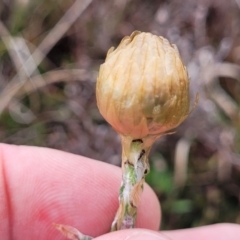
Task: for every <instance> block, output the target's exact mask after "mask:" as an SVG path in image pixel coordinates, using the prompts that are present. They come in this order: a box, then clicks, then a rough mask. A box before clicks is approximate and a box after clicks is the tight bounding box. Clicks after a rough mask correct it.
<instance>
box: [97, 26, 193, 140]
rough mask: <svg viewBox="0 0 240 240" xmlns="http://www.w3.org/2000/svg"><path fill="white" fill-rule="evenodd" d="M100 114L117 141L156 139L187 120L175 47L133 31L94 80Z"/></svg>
mask: <svg viewBox="0 0 240 240" xmlns="http://www.w3.org/2000/svg"><path fill="white" fill-rule="evenodd" d="M96 93H97V104H98V107H99V110H100V112H101V114H102V115H103V116H104V118H105V119H106V120H107V121H108V122H109V123H110V124H111V125H112V127H113V128H114V129H115V130H116V131H117V132H118V133H120V134H121V135H125V136H126V135H127V136H131V137H132V138H135V139H141V138H145V137H147V136H152V135H155V136H161V135H162V134H164V132H166V131H169V130H171V129H173V128H175V127H177V126H178V125H179V124H180V123H181V122H182V121H183V120H184V119H185V118H186V117H187V116H188V114H189V78H188V74H187V70H186V67H185V66H184V65H183V63H182V60H181V57H180V56H179V52H178V50H177V47H176V46H175V45H173V44H170V43H169V42H168V40H167V39H165V38H163V37H159V36H156V35H153V34H151V33H141V32H138V31H135V32H133V33H132V35H131V36H127V37H124V38H123V40H122V41H121V43H120V44H119V46H118V47H117V48H116V49H115V50H114V48H110V49H109V51H108V53H107V57H106V60H105V63H103V64H102V65H101V67H100V71H99V76H98V80H97V90H96Z"/></svg>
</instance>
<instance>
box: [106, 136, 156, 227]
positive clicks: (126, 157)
mask: <svg viewBox="0 0 240 240" xmlns="http://www.w3.org/2000/svg"><path fill="white" fill-rule="evenodd" d="M121 137H122V172H123V175H122V184H121V188H120V193H119V208H118V211H117V214H116V216H115V219H114V221H113V223H112V227H111V231H116V230H121V229H128V228H134V225H135V220H136V215H137V208H138V206H139V202H140V195H141V193H142V190H143V184H144V181H145V176H146V174H147V173H148V172H149V163H148V155H149V152H150V149H151V146H152V144H153V142H154V140H155V139H156V138H150V137H149V138H145V139H132V138H130V137H126V136H121Z"/></svg>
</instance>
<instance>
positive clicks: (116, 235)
mask: <svg viewBox="0 0 240 240" xmlns="http://www.w3.org/2000/svg"><path fill="white" fill-rule="evenodd" d="M113 239H118V240H171V239H170V238H169V237H168V236H167V235H165V234H163V233H160V232H156V231H151V230H147V229H137V228H135V229H129V230H121V231H116V232H111V233H108V234H105V235H102V236H100V237H97V238H94V240H113Z"/></svg>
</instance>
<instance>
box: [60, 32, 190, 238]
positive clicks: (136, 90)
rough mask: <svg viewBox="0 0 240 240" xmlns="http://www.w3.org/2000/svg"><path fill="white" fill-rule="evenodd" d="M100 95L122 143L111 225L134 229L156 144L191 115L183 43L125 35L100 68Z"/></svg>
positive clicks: (146, 35)
mask: <svg viewBox="0 0 240 240" xmlns="http://www.w3.org/2000/svg"><path fill="white" fill-rule="evenodd" d="M96 96H97V105H98V108H99V111H100V113H101V114H102V115H103V117H104V118H105V119H106V121H107V122H108V123H109V124H110V125H111V126H112V127H113V128H114V129H115V130H116V131H117V133H118V134H119V135H120V137H121V142H122V184H121V187H120V192H119V208H118V211H117V214H116V216H115V219H114V220H113V223H112V226H111V230H112V231H115V230H121V229H128V228H134V225H135V219H136V215H137V209H138V206H139V201H140V196H141V192H142V190H143V184H144V181H145V176H146V174H148V172H149V170H150V169H149V162H148V155H149V152H150V149H151V147H152V145H153V143H154V142H155V141H156V139H158V138H160V137H161V136H163V135H165V134H167V133H168V132H169V131H171V130H172V129H174V128H176V127H177V126H178V125H179V124H181V123H182V122H183V121H184V120H185V119H186V118H187V116H188V115H189V104H190V99H189V78H188V74H187V70H186V67H185V66H184V65H183V63H182V60H181V57H180V55H179V52H178V49H177V47H176V46H175V45H174V44H170V43H169V41H168V40H167V39H165V38H163V37H159V36H156V35H153V34H151V33H144V32H139V31H135V32H133V33H132V34H131V36H126V37H124V38H123V39H122V41H121V43H120V44H119V46H118V47H117V48H116V49H114V48H113V47H112V48H110V49H109V51H108V53H107V57H106V60H105V62H104V63H103V64H102V65H101V67H100V71H99V75H98V79H97V87H96ZM57 226H58V228H59V229H61V230H62V231H65V233H73V232H74V231H76V232H75V233H76V234H79V236H78V238H75V239H81V240H83V239H91V238H89V237H87V236H83V235H80V233H78V231H77V230H75V229H70V228H69V227H66V226H63V225H57ZM76 236H77V235H76ZM84 237H85V238H84Z"/></svg>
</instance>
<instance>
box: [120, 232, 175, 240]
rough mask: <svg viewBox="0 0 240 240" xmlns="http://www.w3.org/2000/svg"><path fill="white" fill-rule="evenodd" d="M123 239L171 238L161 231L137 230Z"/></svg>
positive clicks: (157, 239) (156, 239)
mask: <svg viewBox="0 0 240 240" xmlns="http://www.w3.org/2000/svg"><path fill="white" fill-rule="evenodd" d="M124 240H171V239H170V238H169V237H167V236H165V235H163V234H161V233H153V232H146V231H139V232H134V233H132V234H131V235H129V236H128V237H126V238H125V239H124Z"/></svg>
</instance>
